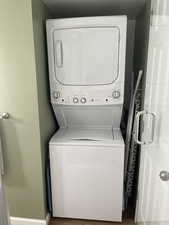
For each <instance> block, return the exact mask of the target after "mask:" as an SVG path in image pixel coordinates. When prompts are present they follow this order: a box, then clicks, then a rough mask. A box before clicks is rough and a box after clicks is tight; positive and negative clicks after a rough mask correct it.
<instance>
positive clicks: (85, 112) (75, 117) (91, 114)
mask: <svg viewBox="0 0 169 225" xmlns="http://www.w3.org/2000/svg"><path fill="white" fill-rule="evenodd" d="M53 109H54V112H55V115H56V118H57V120H58V123H59V126H60V127H77V128H110V129H111V128H112V127H113V128H119V127H120V121H121V116H122V105H115V106H112V107H110V106H107V107H106V106H105V107H104V106H96V107H87V106H81V107H76V106H74V107H73V106H72V107H66V106H65V107H61V106H60V107H59V106H58V105H56V104H53Z"/></svg>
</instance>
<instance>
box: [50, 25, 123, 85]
mask: <svg viewBox="0 0 169 225" xmlns="http://www.w3.org/2000/svg"><path fill="white" fill-rule="evenodd" d="M53 35H54V39H53V40H54V43H53V45H54V60H55V76H56V79H57V81H58V82H60V83H61V84H63V85H77V86H78V85H79V86H85V85H106V84H111V83H113V82H114V81H115V80H116V79H117V77H118V69H119V40H120V30H119V29H118V27H90V28H72V29H56V30H55V31H54V34H53Z"/></svg>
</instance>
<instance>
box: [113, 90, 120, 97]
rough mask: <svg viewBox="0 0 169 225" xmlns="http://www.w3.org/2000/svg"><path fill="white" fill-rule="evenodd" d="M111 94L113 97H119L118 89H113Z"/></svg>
mask: <svg viewBox="0 0 169 225" xmlns="http://www.w3.org/2000/svg"><path fill="white" fill-rule="evenodd" d="M112 96H113V98H120V91H113V93H112Z"/></svg>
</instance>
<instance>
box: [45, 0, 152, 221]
mask: <svg viewBox="0 0 169 225" xmlns="http://www.w3.org/2000/svg"><path fill="white" fill-rule="evenodd" d="M43 2H44V4H45V5H46V7H47V8H48V16H47V18H46V19H47V22H46V26H45V25H44V30H45V29H46V33H47V40H46V42H47V52H48V62H46V63H47V64H48V65H49V80H50V87H49V89H50V90H49V91H50V101H51V107H53V111H54V114H55V116H56V121H57V123H56V124H57V125H56V126H57V132H56V134H55V135H54V136H53V137H52V138H51V140H50V142H49V161H48V170H47V172H48V174H49V175H48V181H49V182H48V189H47V192H48V207H49V210H50V211H51V213H52V216H53V217H61V218H74V219H87V220H88V219H89V220H103V221H112V222H116V221H117V222H120V221H122V219H124V218H128V217H129V218H131V219H133V220H134V215H135V208H136V199H137V185H138V175H139V160H140V158H139V145H137V143H136V142H135V140H134V137H133V129H132V128H133V118H134V117H135V114H136V112H137V111H140V110H141V108H142V102H143V99H144V80H145V70H146V63H147V52H148V38H149V25H150V14H151V13H150V11H151V3H150V1H144V0H137V1H134V0H128V1H126V0H120V1H119V0H112V1H111V0H105V1H101V0H100V1H99V0H98V1H94V0H93V1H92V0H91V1H85V0H84V1H75V0H71V1H66V0H65V1H63V0H62V1H61V0H60V1H59V0H58V1H53V0H43ZM45 27H46V28H45ZM136 88H137V90H136ZM133 98H134V100H133ZM132 102H133V105H132ZM137 135H138V136H139V134H137Z"/></svg>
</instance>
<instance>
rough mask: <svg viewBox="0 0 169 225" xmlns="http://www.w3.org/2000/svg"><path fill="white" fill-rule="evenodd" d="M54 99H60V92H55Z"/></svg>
mask: <svg viewBox="0 0 169 225" xmlns="http://www.w3.org/2000/svg"><path fill="white" fill-rule="evenodd" d="M53 97H54V98H55V99H58V98H59V97H60V92H59V91H54V92H53Z"/></svg>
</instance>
